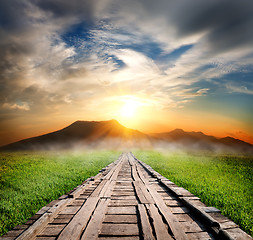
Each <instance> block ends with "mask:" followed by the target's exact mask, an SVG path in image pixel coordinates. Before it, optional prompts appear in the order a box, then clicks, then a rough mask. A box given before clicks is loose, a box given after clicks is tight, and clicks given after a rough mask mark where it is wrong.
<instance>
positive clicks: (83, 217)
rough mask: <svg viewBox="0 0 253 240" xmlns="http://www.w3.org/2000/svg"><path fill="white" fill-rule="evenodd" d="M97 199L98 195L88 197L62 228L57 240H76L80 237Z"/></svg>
mask: <svg viewBox="0 0 253 240" xmlns="http://www.w3.org/2000/svg"><path fill="white" fill-rule="evenodd" d="M98 201H99V198H98V197H90V198H88V199H87V201H86V202H85V204H84V205H83V206H82V208H81V209H80V210H79V212H78V213H77V214H76V215H75V216H74V218H73V219H72V220H71V221H70V223H69V224H68V225H67V226H66V228H64V229H63V231H62V232H61V234H60V236H59V237H58V240H66V239H68V240H76V239H78V238H80V237H81V234H82V232H83V230H84V228H85V227H86V225H87V223H88V221H89V219H90V216H91V214H92V212H93V211H94V209H95V208H96V205H97V203H98Z"/></svg>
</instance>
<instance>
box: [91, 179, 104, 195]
mask: <svg viewBox="0 0 253 240" xmlns="http://www.w3.org/2000/svg"><path fill="white" fill-rule="evenodd" d="M107 182H108V180H106V179H104V180H102V181H101V182H100V183H99V185H98V186H97V188H96V189H95V190H94V191H93V193H92V194H91V195H90V197H98V196H99V194H100V192H101V191H102V189H103V187H104V186H105V184H106V183H107Z"/></svg>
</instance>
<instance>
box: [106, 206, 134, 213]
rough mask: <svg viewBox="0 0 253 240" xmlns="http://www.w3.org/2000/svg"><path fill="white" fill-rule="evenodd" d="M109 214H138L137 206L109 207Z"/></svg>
mask: <svg viewBox="0 0 253 240" xmlns="http://www.w3.org/2000/svg"><path fill="white" fill-rule="evenodd" d="M107 214H127V215H129V214H136V207H134V206H128V207H108V209H107Z"/></svg>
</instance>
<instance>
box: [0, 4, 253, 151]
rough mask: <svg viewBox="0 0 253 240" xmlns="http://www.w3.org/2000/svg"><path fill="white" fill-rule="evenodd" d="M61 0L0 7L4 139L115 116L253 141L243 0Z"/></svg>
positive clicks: (131, 124) (138, 125)
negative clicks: (207, 0) (191, 0)
mask: <svg viewBox="0 0 253 240" xmlns="http://www.w3.org/2000/svg"><path fill="white" fill-rule="evenodd" d="M63 2H65V3H66V4H60V1H56V3H55V4H53V3H50V1H40V0H39V1H36V2H30V3H29V4H28V3H26V4H24V6H23V7H22V8H21V7H20V9H19V7H17V8H12V7H11V8H7V7H6V9H5V6H2V9H5V10H3V11H5V12H6V15H4V16H5V17H3V18H2V19H1V21H2V25H1V31H0V34H1V41H0V47H1V58H0V69H1V73H0V74H1V83H0V96H1V97H0V146H3V145H6V144H9V143H12V142H15V141H18V140H21V139H25V138H29V137H34V136H38V135H42V134H46V133H49V132H53V131H56V130H59V129H62V128H64V127H66V126H68V125H70V124H71V123H73V122H75V121H77V120H84V121H104V120H110V119H116V120H117V121H118V122H119V123H121V124H122V125H124V126H125V127H127V128H132V129H137V130H139V131H142V132H144V133H159V132H168V131H172V130H174V129H183V130H184V131H189V132H190V131H195V132H200V131H201V132H203V133H204V134H206V135H212V136H215V137H218V138H220V137H226V136H230V137H233V138H236V139H240V140H243V141H246V142H248V143H252V144H253V137H252V136H253V127H252V126H253V124H252V122H253V108H252V106H253V105H252V103H253V85H252V78H253V71H252V69H253V65H252V63H253V57H252V56H253V54H252V53H253V52H252V49H253V48H252V46H253V45H252V44H253V37H252V36H253V35H252V31H251V29H252V27H250V26H251V25H252V21H251V20H250V19H251V18H252V14H251V12H250V11H249V9H250V7H249V4H248V3H246V0H245V3H241V2H240V3H239V2H237V1H232V2H231V3H229V4H228V3H227V4H222V2H223V1H221V3H218V2H217V3H214V2H212V1H210V2H208V3H202V2H201V3H200V2H199V1H196V5H198V6H200V7H199V8H198V7H197V8H196V7H193V6H194V4H192V3H190V2H189V1H186V0H183V1H179V2H175V3H172V2H171V1H159V3H157V2H145V1H137V2H136V1H130V2H128V1H127V2H123V1H119V2H115V1H111V0H109V1H106V2H107V3H106V4H105V2H104V1H102V0H98V1H92V2H91V3H89V4H88V2H89V1H87V3H86V2H84V3H83V5H82V6H79V4H78V1H73V2H72V1H71V2H67V1H63ZM194 2H195V1H194ZM224 2H226V1H224ZM243 2H244V1H243ZM199 4H200V5H199ZM227 5H228V6H227ZM6 6H7V5H6ZM210 9H213V10H212V11H211V10H210ZM203 12H205V14H203ZM216 12H217V16H214V13H216ZM221 13H222V14H221ZM230 13H234V14H230ZM180 16H185V17H184V18H182V17H180ZM206 19H208V20H206ZM238 19H240V24H239V23H238V24H239V25H238V26H239V27H236V26H237V25H236V24H234V23H235V22H236V21H237V20H238ZM235 36H240V37H235Z"/></svg>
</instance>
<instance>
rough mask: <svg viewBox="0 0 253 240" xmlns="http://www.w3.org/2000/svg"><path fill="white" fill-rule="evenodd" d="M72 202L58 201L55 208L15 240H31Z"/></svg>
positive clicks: (68, 200) (66, 200)
mask: <svg viewBox="0 0 253 240" xmlns="http://www.w3.org/2000/svg"><path fill="white" fill-rule="evenodd" d="M72 201H73V200H72V199H63V200H61V201H59V202H58V203H57V205H55V207H52V208H51V209H50V210H49V211H48V212H47V213H45V214H43V215H42V216H41V217H40V218H39V219H38V220H37V221H36V222H34V223H33V224H32V225H31V226H30V227H29V228H28V229H27V230H25V231H24V232H23V233H22V234H21V235H20V236H18V237H17V240H27V239H29V240H33V239H34V238H35V237H36V235H37V234H38V233H39V232H40V231H41V230H42V229H43V228H44V227H45V226H46V225H47V223H48V222H50V221H51V220H53V218H54V217H55V216H56V215H57V214H58V213H59V212H60V211H61V210H62V209H63V208H64V207H65V206H66V205H68V204H70V203H71V202H72Z"/></svg>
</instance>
